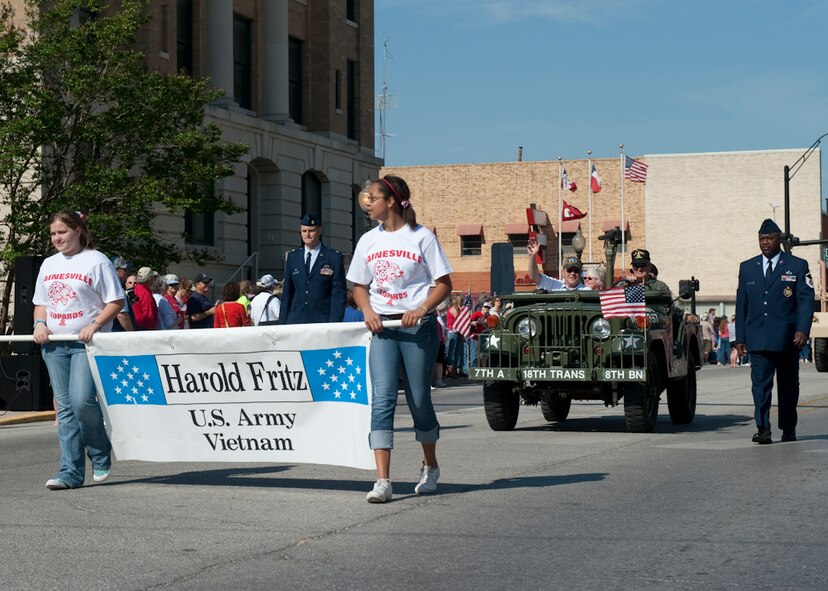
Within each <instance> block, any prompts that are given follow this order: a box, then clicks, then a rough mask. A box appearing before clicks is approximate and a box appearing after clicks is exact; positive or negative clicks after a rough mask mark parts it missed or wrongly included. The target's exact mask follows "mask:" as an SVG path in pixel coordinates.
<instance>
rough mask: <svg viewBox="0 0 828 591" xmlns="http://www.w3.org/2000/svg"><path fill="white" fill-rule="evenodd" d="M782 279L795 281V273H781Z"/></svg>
mask: <svg viewBox="0 0 828 591" xmlns="http://www.w3.org/2000/svg"><path fill="white" fill-rule="evenodd" d="M782 281H788V282H790V283H796V275H782Z"/></svg>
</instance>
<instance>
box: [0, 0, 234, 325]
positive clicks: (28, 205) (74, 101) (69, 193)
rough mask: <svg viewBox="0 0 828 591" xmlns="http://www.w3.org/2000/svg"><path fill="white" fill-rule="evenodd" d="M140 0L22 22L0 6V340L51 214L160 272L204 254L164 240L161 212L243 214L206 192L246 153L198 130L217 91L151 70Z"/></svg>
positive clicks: (63, 4) (46, 243) (46, 6)
mask: <svg viewBox="0 0 828 591" xmlns="http://www.w3.org/2000/svg"><path fill="white" fill-rule="evenodd" d="M148 3H149V0H121V1H120V2H119V3H112V2H108V1H104V0H26V6H27V8H26V13H27V14H26V15H25V16H26V19H25V23H24V24H21V23H23V21H24V19H23V16H24V15H15V14H14V10H13V8H12V7H11V5H9V4H7V3H6V4H4V5H3V6H2V8H1V9H0V19H2V22H1V23H0V244H2V250H0V253H2V254H0V279H3V278H4V279H5V289H4V291H3V293H2V300H0V333H6V332H8V327H9V316H10V310H9V303H10V299H11V293H12V288H13V280H14V268H13V267H14V261H15V259H16V258H17V257H19V256H21V255H32V254H46V253H48V252H49V251H50V239H49V234H48V229H47V228H46V222H47V221H48V218H49V216H50V215H51V214H52V213H53V212H55V211H57V210H59V209H63V208H70V209H73V210H78V211H83V212H84V213H85V214H86V215H87V223H88V224H89V225H90V229H91V230H92V233H93V239H94V241H95V244H96V247H97V248H98V249H100V250H101V251H103V252H107V253H117V254H122V255H124V256H125V257H127V258H130V259H133V260H139V261H141V262H142V264H147V265H151V266H153V267H154V268H159V269H163V268H165V267H166V266H167V265H168V264H169V263H171V262H178V261H180V260H181V258H182V257H191V258H196V257H198V256H199V253H197V252H186V251H182V249H181V248H180V247H179V246H177V245H176V244H173V243H169V242H165V241H163V240H161V239H160V237H159V236H157V235H156V234H155V232H154V231H153V220H154V218H155V217H156V216H157V215H158V214H159V213H162V212H170V213H181V212H183V211H184V210H185V209H188V210H191V211H194V212H201V211H222V212H227V213H235V212H238V211H240V208H239V207H237V206H236V205H235V204H233V203H232V202H231V201H230V200H229V199H228V198H226V197H225V196H223V195H220V194H216V193H215V191H214V187H215V185H216V182H217V181H219V180H220V179H222V178H223V177H226V176H229V175H231V174H232V172H233V170H232V165H233V163H234V162H237V161H238V159H239V158H240V157H241V156H242V155H243V154H244V153H245V152H246V151H247V146H244V145H242V144H234V143H228V142H223V141H222V140H221V131H220V129H219V128H218V127H217V126H215V125H206V124H205V122H204V114H205V107H206V105H207V104H208V103H209V102H210V101H211V100H213V99H215V98H217V97H218V95H219V94H220V92H219V93H217V92H216V91H215V90H210V89H209V88H208V87H207V84H206V82H205V81H204V80H195V79H193V78H190V77H189V76H185V75H166V74H161V73H158V72H152V71H149V70H148V69H147V67H146V64H145V61H144V56H143V55H142V54H141V53H139V52H138V51H136V49H135V39H136V34H137V32H138V31H139V29H140V28H141V27H142V26H143V25H144V24H145V23H146V22H147V20H148V17H147V5H148ZM113 4H118V5H119V6H118V8H117V9H112V8H110V6H111V5H113ZM13 18H15V19H16V21H17V24H16V23H15V22H14V21H13Z"/></svg>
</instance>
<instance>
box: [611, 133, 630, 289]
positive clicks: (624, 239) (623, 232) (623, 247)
mask: <svg viewBox="0 0 828 591" xmlns="http://www.w3.org/2000/svg"><path fill="white" fill-rule="evenodd" d="M618 147H619V148H621V275H623V274H624V269H626V268H627V267H626V266H625V265H626V263H625V262H624V254H625V251H626V247H627V232H626V230H625V227H626V226H624V164H625V159H624V144H619V145H618ZM613 272H614V270H613Z"/></svg>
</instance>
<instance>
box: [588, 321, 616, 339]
mask: <svg viewBox="0 0 828 591" xmlns="http://www.w3.org/2000/svg"><path fill="white" fill-rule="evenodd" d="M611 329H612V326H610V323H609V321H608V320H607V319H605V318H596V319H595V320H593V321H592V326H591V327H590V331H591V332H592V336H594V337H595V338H596V339H599V340H602V341H605V340H607V339H608V338H609V336H610V330H611Z"/></svg>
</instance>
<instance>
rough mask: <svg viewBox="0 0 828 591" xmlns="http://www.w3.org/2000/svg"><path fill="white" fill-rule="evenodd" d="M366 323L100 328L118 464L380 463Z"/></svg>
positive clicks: (96, 355)
mask: <svg viewBox="0 0 828 591" xmlns="http://www.w3.org/2000/svg"><path fill="white" fill-rule="evenodd" d="M370 339H371V333H370V332H369V331H368V330H366V328H365V325H364V324H362V323H332V324H305V325H277V326H263V327H244V328H224V329H212V330H210V329H206V330H166V331H142V332H130V333H123V332H121V333H98V334H96V335H95V336H94V338H93V339H92V341H91V342H90V343H88V344H87V353H88V355H89V361H90V365H91V367H92V374H93V376H94V379H95V384H96V386H97V388H98V397H99V400H100V403H101V407H102V408H103V412H104V416H105V419H106V429H107V433H108V434H109V437H110V440H111V441H112V447H113V450H114V451H115V455H116V457H117V458H118V459H119V460H144V461H153V462H199V461H204V462H280V463H284V462H291V463H293V462H296V463H311V464H332V465H339V466H350V467H354V468H364V469H371V468H374V456H373V452H371V450H370V449H369V447H368V433H369V432H370V428H371V407H370V402H371V396H370V377H369V375H368V346H369V343H370Z"/></svg>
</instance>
